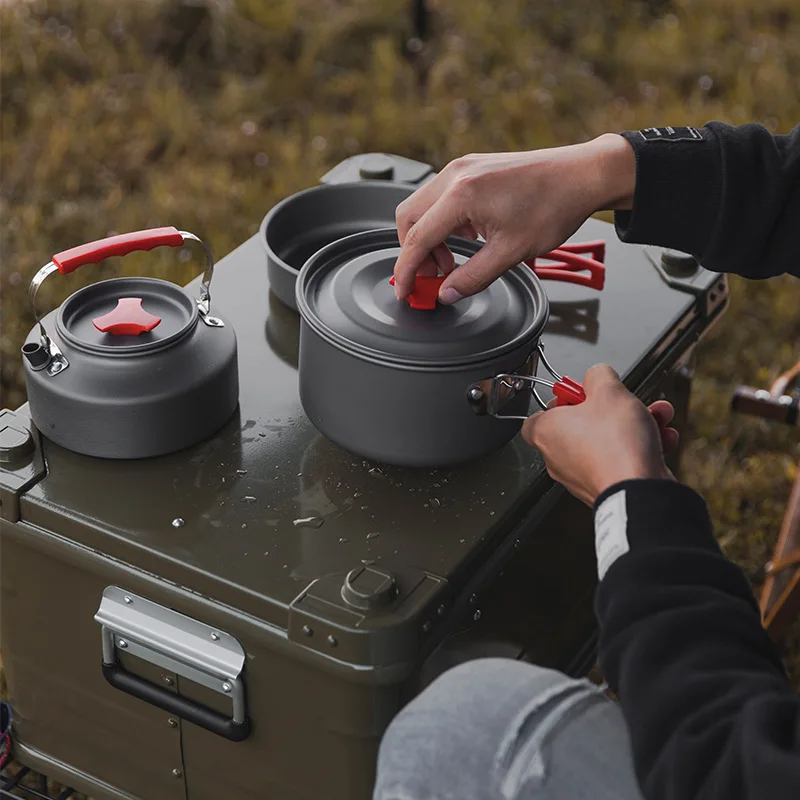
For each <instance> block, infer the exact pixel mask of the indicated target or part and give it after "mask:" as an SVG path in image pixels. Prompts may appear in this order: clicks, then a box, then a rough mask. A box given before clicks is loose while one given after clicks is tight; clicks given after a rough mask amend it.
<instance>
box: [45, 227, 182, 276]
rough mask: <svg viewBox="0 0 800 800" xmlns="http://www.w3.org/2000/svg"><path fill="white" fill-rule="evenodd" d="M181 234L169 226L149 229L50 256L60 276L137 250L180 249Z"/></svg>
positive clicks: (72, 248)
mask: <svg viewBox="0 0 800 800" xmlns="http://www.w3.org/2000/svg"><path fill="white" fill-rule="evenodd" d="M182 245H183V234H182V233H181V232H180V231H179V230H178V229H177V228H173V227H172V226H169V227H166V228H150V229H149V230H145V231H134V232H133V233H121V234H119V235H117V236H109V237H108V238H106V239H98V240H97V241H94V242H88V243H87V244H81V245H78V246H77V247H71V248H70V249H69V250H63V251H62V252H60V253H56V255H54V256H53V263H54V264H55V265H56V267H58V271H59V272H60V273H61V274H62V275H67V274H69V273H70V272H73V271H74V270H76V269H78V267H82V266H84V264H98V263H100V262H101V261H103V260H104V259H106V258H111V257H112V256H124V255H127V254H128V253H134V252H136V251H138V250H152V249H153V248H155V247H162V246H167V247H181V246H182Z"/></svg>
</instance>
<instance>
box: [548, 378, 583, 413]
mask: <svg viewBox="0 0 800 800" xmlns="http://www.w3.org/2000/svg"><path fill="white" fill-rule="evenodd" d="M553 395H554V397H555V398H556V407H558V406H578V405H580V404H581V403H583V402H584V400H586V392H585V391H584V390H583V386H582V385H581V384H580V383H578V381H576V380H573V379H572V378H568V377H567V376H566V375H565V376H564V377H563V378H562V379H561V380H560V381H557V382H556V383H554V384H553Z"/></svg>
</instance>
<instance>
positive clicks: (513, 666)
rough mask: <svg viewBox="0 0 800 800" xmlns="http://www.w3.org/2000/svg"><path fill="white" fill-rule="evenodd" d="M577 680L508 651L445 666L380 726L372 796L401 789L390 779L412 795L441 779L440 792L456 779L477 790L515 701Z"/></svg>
mask: <svg viewBox="0 0 800 800" xmlns="http://www.w3.org/2000/svg"><path fill="white" fill-rule="evenodd" d="M577 684H578V682H576V681H573V680H572V679H570V678H568V677H567V676H565V675H563V674H561V673H559V672H555V671H554V670H549V669H544V668H542V667H537V666H534V665H532V664H527V663H525V662H520V661H514V660H511V659H497V658H490V659H479V660H476V661H469V662H466V663H464V664H460V665H459V666H457V667H454V668H453V669H451V670H448V671H447V672H445V673H444V674H443V675H441V676H440V677H439V678H437V679H436V680H435V681H434V682H433V683H432V684H431V685H430V686H429V687H428V688H427V689H425V691H424V692H422V693H421V694H420V695H419V696H418V697H417V698H415V699H414V700H412V701H411V703H409V705H407V706H406V707H405V708H404V709H403V710H402V711H401V712H400V713H399V714H398V715H397V716H396V717H395V719H394V720H393V721H392V723H391V724H390V726H389V728H388V729H387V731H386V733H385V735H384V738H383V741H382V742H381V747H380V757H379V764H378V789H377V790H376V795H375V796H376V798H381V799H382V800H383V798H387V799H388V798H392V797H395V796H398V797H399V796H401V795H400V794H396V795H393V794H391V793H390V787H395V789H396V787H398V786H402V787H403V791H404V792H406V793H408V796H412V797H413V796H417V795H416V794H415V792H419V791H423V790H424V792H431V791H432V789H434V787H435V786H441V787H442V789H443V790H445V789H446V791H443V793H442V794H443V795H444V796H447V795H449V793H450V792H452V791H453V788H454V786H457V785H459V784H461V783H462V782H463V785H464V786H465V788H466V787H475V790H476V791H475V796H476V797H477V796H480V791H479V789H480V787H481V786H482V787H483V788H484V789H486V788H488V785H489V783H490V781H491V776H492V775H493V773H494V767H495V764H496V758H497V748H498V746H500V745H501V743H502V741H503V740H504V738H505V737H506V735H507V730H508V726H509V724H510V723H511V721H512V720H513V718H514V717H515V715H516V714H517V713H518V711H519V707H520V703H523V704H526V703H530V702H535V701H536V698H537V697H539V696H540V695H546V694H552V693H553V692H558V691H560V688H561V687H563V688H565V689H566V688H568V687H569V686H571V685H577ZM392 790H394V789H392ZM484 794H485V792H484ZM434 796H435V795H434ZM471 796H472V795H471V793H470V794H468V795H465V800H466V799H467V798H469V797H471Z"/></svg>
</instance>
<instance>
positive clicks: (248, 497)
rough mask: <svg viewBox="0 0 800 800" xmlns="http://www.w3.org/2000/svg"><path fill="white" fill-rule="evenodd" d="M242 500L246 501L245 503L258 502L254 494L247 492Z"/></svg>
mask: <svg viewBox="0 0 800 800" xmlns="http://www.w3.org/2000/svg"><path fill="white" fill-rule="evenodd" d="M242 502H244V503H255V502H256V498H255V497H253V495H251V494H246V495H245V496H244V497H243V498H242Z"/></svg>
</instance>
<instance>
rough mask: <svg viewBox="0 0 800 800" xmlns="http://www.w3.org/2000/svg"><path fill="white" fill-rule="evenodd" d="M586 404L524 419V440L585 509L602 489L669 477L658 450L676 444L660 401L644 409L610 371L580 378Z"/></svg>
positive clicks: (667, 407)
mask: <svg viewBox="0 0 800 800" xmlns="http://www.w3.org/2000/svg"><path fill="white" fill-rule="evenodd" d="M583 385H584V386H585V390H586V401H585V402H583V403H581V404H579V405H576V406H570V407H560V408H550V409H549V410H547V411H544V412H539V413H537V414H534V415H533V416H532V417H529V418H528V419H527V420H526V422H525V424H524V425H523V427H522V436H523V438H524V439H525V441H526V442H527V443H528V444H529V445H531V446H533V447H536V448H538V450H539V451H540V452H541V453H542V455H543V456H544V460H545V463H546V464H547V471H548V472H549V473H550V475H551V476H552V477H553V478H554V479H555V480H557V481H559V483H561V484H563V485H564V487H565V488H566V489H568V490H569V491H570V492H571V493H572V494H573V495H575V496H576V497H577V498H578V499H580V500H582V501H583V502H584V503H586V504H587V505H590V506H591V505H592V504H593V503H594V501H595V498H596V497H598V495H600V494H601V493H602V492H603V491H604V490H605V489H607V488H608V487H610V486H612V485H613V484H616V483H619V482H620V481H623V480H630V479H633V478H667V479H673V476H672V473H671V472H670V471H669V469H668V468H667V465H666V463H665V461H664V452H665V451H666V450H671V449H672V448H674V447H675V446H677V444H678V432H677V431H676V430H675V429H674V428H670V427H669V424H670V422H671V421H672V418H673V415H674V409H673V408H672V406H671V405H670V404H669V403H667V402H666V401H664V400H660V401H657V402H655V403H653V404H652V405H651V406H650V407H649V408H648V407H646V406H645V405H643V404H642V402H641V401H640V400H638V399H637V398H636V397H635V396H634V395H633V394H631V393H630V392H629V391H628V390H627V389H626V388H625V386H623V384H622V382H621V381H620V379H619V376H618V375H617V373H616V372H614V370H613V369H611V367H609V366H606V365H604V364H601V365H599V366H596V367H592V368H591V369H590V370H589V371H588V372H587V373H586V375H585V377H584V381H583Z"/></svg>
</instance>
